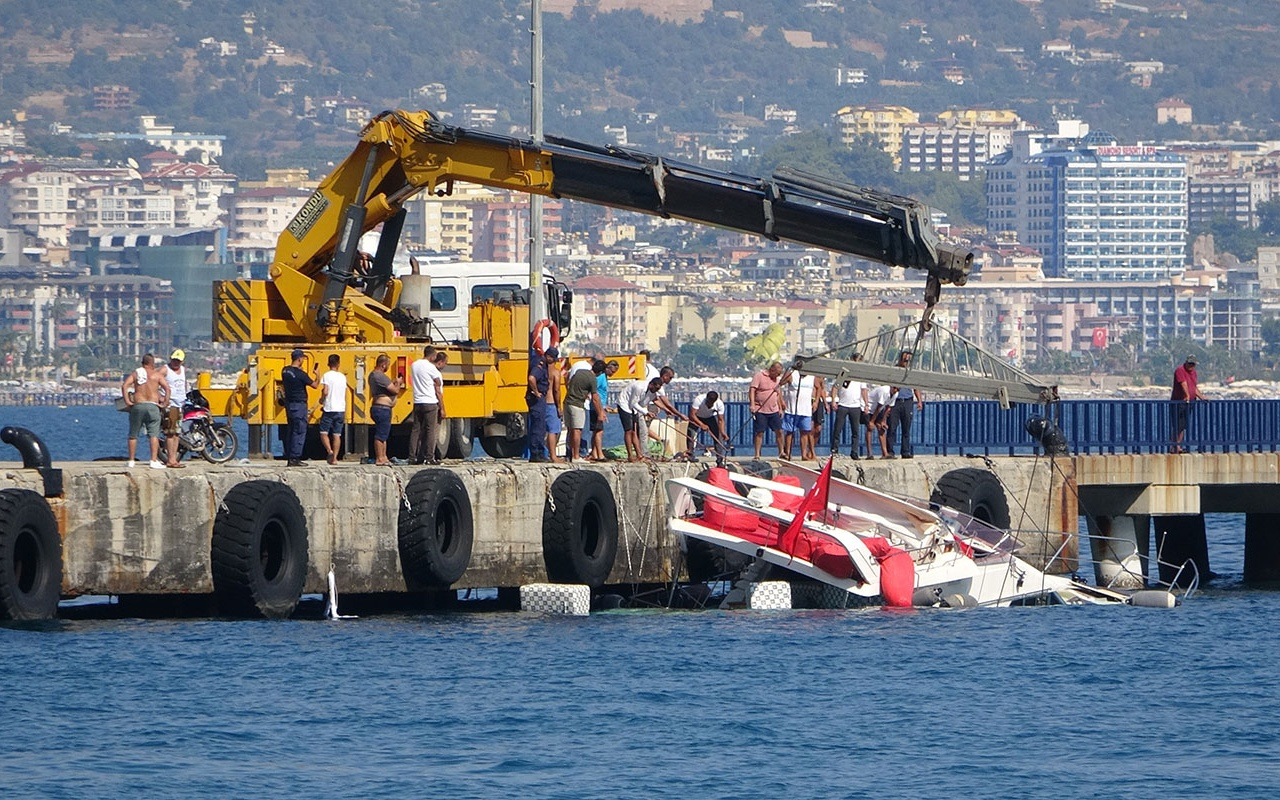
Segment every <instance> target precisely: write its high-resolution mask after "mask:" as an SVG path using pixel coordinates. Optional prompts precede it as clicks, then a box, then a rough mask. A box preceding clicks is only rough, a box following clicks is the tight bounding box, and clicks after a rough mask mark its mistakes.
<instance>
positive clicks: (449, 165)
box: [271, 111, 973, 341]
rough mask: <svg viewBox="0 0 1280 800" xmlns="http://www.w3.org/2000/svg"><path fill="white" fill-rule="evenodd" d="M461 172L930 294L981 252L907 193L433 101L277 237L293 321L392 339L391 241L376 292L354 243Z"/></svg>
mask: <svg viewBox="0 0 1280 800" xmlns="http://www.w3.org/2000/svg"><path fill="white" fill-rule="evenodd" d="M455 181H462V182H466V183H475V184H480V185H483V186H489V187H494V188H499V189H506V190H510V191H518V192H523V193H527V194H539V195H544V196H547V197H556V198H566V199H570V200H580V201H584V202H588V203H594V204H598V205H605V206H612V207H615V208H621V209H626V210H630V211H636V212H641V213H645V214H653V215H657V216H662V217H669V218H676V219H683V220H687V221H690V222H696V223H700V224H706V225H712V226H716V227H721V228H725V229H729V230H734V231H740V232H743V233H749V234H754V235H757V236H763V237H765V238H767V239H770V240H773V241H782V240H785V241H791V242H796V243H799V244H803V245H808V246H814V247H821V248H825V249H828V250H832V251H835V252H841V253H849V254H852V255H857V256H861V257H863V258H868V259H871V260H874V261H877V262H880V263H883V264H887V265H890V266H902V267H909V268H912V269H918V270H923V271H924V272H926V273H927V276H928V287H929V288H928V290H927V297H929V298H931V299H932V300H936V297H937V293H938V290H939V287H940V286H941V284H944V283H954V284H957V285H962V284H964V282H965V281H966V279H967V278H968V274H969V268H970V265H971V263H972V260H973V255H972V253H969V252H967V251H964V250H962V249H960V248H956V247H952V246H950V245H947V244H945V243H943V242H941V241H940V240H939V239H938V237H937V235H936V234H935V233H934V231H933V228H932V225H931V223H930V218H929V208H928V207H927V206H925V205H923V204H920V203H918V202H916V201H914V200H911V199H909V198H905V197H899V196H896V195H891V194H886V193H883V192H876V191H873V190H869V189H864V188H861V187H858V186H854V185H852V184H844V183H839V182H836V181H831V180H829V179H826V178H823V177H822V176H817V175H811V174H807V173H802V172H798V171H794V170H780V171H778V172H776V173H774V175H772V176H771V177H769V178H757V177H751V176H747V175H739V174H736V173H731V172H722V171H718V170H713V169H708V168H705V167H701V166H697V165H694V164H688V163H684V162H680V161H671V160H667V159H664V158H662V157H660V156H655V155H650V154H646V153H640V152H636V151H632V150H628V149H623V148H614V147H608V148H605V147H597V146H592V145H587V144H582V143H579V142H574V141H571V140H568V139H551V140H549V141H547V142H546V143H536V142H533V141H531V140H527V139H525V140H521V139H513V138H508V137H502V136H497V135H494V134H492V133H488V132H484V131H474V130H468V129H465V128H458V127H455V126H451V125H445V124H443V123H441V122H440V121H439V120H437V119H436V117H435V116H434V115H433V114H431V113H430V112H427V111H386V112H383V113H382V114H379V115H378V116H377V117H375V118H374V119H373V120H372V121H371V122H370V123H369V124H368V125H367V126H365V128H364V129H363V130H362V131H361V134H360V142H359V144H358V145H357V146H356V148H355V150H354V151H353V152H352V153H351V155H350V156H348V157H347V158H346V159H345V160H344V161H343V162H342V163H341V164H339V165H338V166H337V167H336V168H335V169H334V171H333V172H332V173H331V174H330V175H329V176H328V177H327V178H325V180H324V181H323V182H322V183H321V184H320V185H319V187H318V188H317V189H316V191H315V193H314V194H312V196H311V197H310V198H309V199H308V200H307V202H306V204H305V205H304V206H303V207H302V209H301V210H300V211H299V212H298V214H297V215H296V216H295V217H294V218H293V220H292V221H291V222H290V223H289V225H288V226H287V228H286V229H285V230H284V231H283V232H282V233H281V234H280V236H279V239H278V241H277V244H276V260H275V262H274V263H273V264H272V268H271V276H272V278H273V280H274V281H275V282H276V283H277V286H278V287H279V289H280V296H281V298H282V299H283V300H284V302H285V303H286V305H287V306H288V307H289V310H290V314H291V315H292V317H293V321H292V323H293V324H292V327H290V328H289V329H290V330H293V329H295V328H296V329H297V330H299V331H300V332H303V333H304V334H305V338H307V339H309V340H316V339H315V338H314V337H313V336H312V335H311V334H312V333H313V332H314V333H319V334H321V339H320V340H324V339H325V338H330V339H332V338H333V336H334V332H335V330H336V327H337V324H338V323H337V322H336V320H337V319H338V317H339V315H340V314H341V315H343V317H344V319H345V323H344V324H345V326H346V328H347V329H349V330H353V329H358V330H360V331H361V332H362V333H361V335H362V336H364V337H366V338H367V339H368V340H371V341H373V340H382V341H388V340H390V338H391V337H393V336H394V331H393V329H392V325H391V323H390V321H389V320H388V312H389V306H390V305H394V297H395V296H396V295H395V284H396V282H395V281H394V280H393V279H392V278H391V275H390V269H391V264H390V252H389V250H388V252H387V254H386V255H385V257H384V255H383V254H382V253H379V256H378V258H377V259H375V266H374V275H373V276H372V285H375V286H386V287H388V289H389V290H390V291H387V292H384V293H382V294H381V296H380V297H377V298H375V297H372V296H370V295H369V294H366V293H365V292H362V291H356V290H354V289H352V288H351V284H352V282H353V280H352V278H353V273H352V265H353V263H354V259H355V257H356V243H357V242H358V241H359V238H360V236H361V235H362V234H363V233H364V232H366V231H369V230H372V229H373V228H374V227H376V226H377V225H379V224H383V223H390V224H392V225H393V227H394V226H396V224H397V223H396V222H395V221H396V219H397V215H398V214H399V213H400V211H401V209H402V207H403V205H404V202H405V201H406V200H408V199H409V198H410V197H412V196H413V195H414V194H416V193H418V192H420V191H429V192H433V193H437V194H447V193H449V192H450V191H451V190H452V185H453V183H454V182H455ZM401 219H402V217H401ZM396 230H397V231H398V227H396ZM384 238H385V237H384ZM312 316H314V317H315V319H314V321H313V320H312V319H310V317H312ZM316 328H318V329H319V330H315V329H316ZM325 332H328V335H327V336H325V335H324V334H325Z"/></svg>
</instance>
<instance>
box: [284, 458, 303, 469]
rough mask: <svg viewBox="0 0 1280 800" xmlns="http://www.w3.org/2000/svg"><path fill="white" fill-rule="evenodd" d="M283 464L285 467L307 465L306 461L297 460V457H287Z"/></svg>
mask: <svg viewBox="0 0 1280 800" xmlns="http://www.w3.org/2000/svg"><path fill="white" fill-rule="evenodd" d="M285 466H286V467H305V466H307V462H305V461H299V460H298V459H296V458H291V459H289V461H288V463H287V464H285Z"/></svg>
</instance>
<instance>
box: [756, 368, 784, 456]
mask: <svg viewBox="0 0 1280 800" xmlns="http://www.w3.org/2000/svg"><path fill="white" fill-rule="evenodd" d="M781 377H782V365H781V364H779V363H778V362H777V361H774V362H773V363H771V364H770V365H769V366H768V367H767V368H766V369H762V370H760V371H759V372H757V373H756V374H755V377H754V378H752V379H751V386H750V387H748V389H747V406H748V408H749V409H750V411H751V424H752V427H753V428H754V429H755V430H754V431H753V433H754V434H755V435H754V437H753V442H754V443H755V450H756V460H759V459H760V446H761V445H762V444H763V443H764V432H765V431H766V430H771V431H773V435H774V437H775V438H777V440H778V444H779V446H781V444H782V398H781V397H780V396H779V395H778V379H779V378H781Z"/></svg>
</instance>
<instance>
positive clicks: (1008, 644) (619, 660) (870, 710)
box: [0, 408, 1280, 798]
mask: <svg viewBox="0 0 1280 800" xmlns="http://www.w3.org/2000/svg"><path fill="white" fill-rule="evenodd" d="M110 413H111V414H114V412H110ZM83 414H84V409H61V410H59V409H32V408H22V409H0V424H10V425H11V424H21V425H24V426H25V427H30V428H32V429H33V430H36V431H37V432H38V433H40V434H41V435H42V436H43V437H44V438H45V440H46V442H47V443H49V446H50V449H51V451H52V452H53V454H54V457H55V459H62V460H83V459H89V458H94V457H97V456H100V455H113V454H117V451H119V449H120V446H121V445H122V439H123V427H124V426H123V415H116V416H108V417H107V418H106V420H107V421H115V420H116V419H120V420H121V424H120V425H119V426H116V427H118V430H108V429H107V428H109V427H111V426H109V425H107V424H106V423H105V422H104V421H103V420H95V419H93V418H91V417H90V418H89V419H88V420H87V421H86V422H84V423H80V422H74V421H71V420H75V419H78V418H79V417H77V415H83ZM117 439H119V440H121V441H117ZM1209 535H1210V554H1211V558H1212V559H1213V568H1214V570H1215V572H1217V573H1219V575H1220V576H1221V577H1220V578H1218V579H1217V580H1216V581H1215V582H1214V584H1213V585H1212V587H1211V588H1210V589H1208V590H1207V591H1204V592H1202V593H1201V594H1200V595H1198V596H1197V597H1195V598H1194V599H1193V600H1191V601H1190V602H1188V603H1185V604H1184V605H1183V606H1181V607H1179V608H1176V609H1173V610H1154V609H1139V608H1129V607H1092V606H1090V607H1079V608H1076V607H1050V608H1023V609H973V610H963V611H949V610H932V609H929V610H905V611H889V610H880V609H872V610H863V611H839V612H837V611H803V612H802V611H796V612H719V611H702V612H677V611H671V612H666V611H647V612H641V611H619V612H608V613H598V614H593V615H591V616H590V617H586V618H546V617H537V616H530V615H524V614H515V613H470V614H466V613H462V614H423V615H403V616H383V617H369V618H362V619H357V620H349V621H342V622H321V621H287V622H225V621H218V620H183V621H140V620H113V621H65V620H58V621H51V622H42V623H24V624H14V623H8V624H2V625H0V796H2V797H6V798H7V797H50V798H81V797H255V798H256V797H300V798H301V797H307V798H314V797H387V798H399V797H450V798H453V797H458V798H466V797H476V798H506V797H515V796H519V797H521V798H579V797H591V798H596V797H599V798H632V797H634V798H650V797H680V798H689V797H698V798H781V797H848V798H863V797H866V798H882V797H886V798H897V797H901V798H921V797H938V798H950V797H1073V798H1074V797H1090V798H1092V797H1097V798H1127V797H1132V798H1147V797H1213V798H1237V797H1238V798H1260V797H1263V798H1265V797H1274V796H1277V794H1278V793H1280V743H1278V742H1277V723H1276V722H1275V720H1276V716H1277V715H1276V711H1275V709H1276V708H1277V707H1280V697H1278V696H1277V695H1280V691H1278V690H1277V688H1276V680H1275V670H1276V666H1275V665H1276V664H1277V663H1280V643H1278V642H1277V636H1276V635H1275V632H1274V630H1275V625H1276V620H1277V618H1278V616H1280V593H1276V592H1267V591H1261V590H1255V589H1249V588H1246V587H1244V586H1242V585H1241V584H1240V580H1239V579H1240V572H1241V570H1242V566H1241V565H1242V562H1243V546H1242V541H1243V526H1242V525H1241V524H1240V523H1239V522H1238V521H1236V520H1233V519H1232V518H1230V517H1227V516H1225V515H1224V516H1223V517H1221V518H1218V519H1214V520H1211V524H1210V525H1209Z"/></svg>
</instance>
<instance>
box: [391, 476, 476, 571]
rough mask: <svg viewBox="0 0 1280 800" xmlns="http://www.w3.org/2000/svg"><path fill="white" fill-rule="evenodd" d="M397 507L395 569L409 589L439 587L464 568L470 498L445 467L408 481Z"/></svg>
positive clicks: (470, 536) (470, 533)
mask: <svg viewBox="0 0 1280 800" xmlns="http://www.w3.org/2000/svg"><path fill="white" fill-rule="evenodd" d="M404 494H405V501H406V502H405V503H402V504H401V505H400V519H399V521H398V523H397V526H396V529H397V539H398V540H399V547H400V570H401V572H402V573H403V574H404V580H405V584H406V585H407V586H408V587H409V588H410V589H444V588H447V587H448V586H450V585H452V584H453V583H454V582H455V581H457V580H458V579H459V578H461V577H462V575H463V573H465V572H466V571H467V565H468V564H469V563H470V562H471V545H472V542H473V537H474V531H473V522H472V513H471V498H470V496H469V495H468V494H467V487H466V485H464V484H463V483H462V479H461V478H459V477H458V476H457V475H455V474H454V473H453V472H451V471H449V470H447V469H424V470H422V471H421V472H419V473H417V474H416V475H414V476H413V477H412V478H410V479H409V483H408V484H407V485H406V486H405V488H404Z"/></svg>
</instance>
